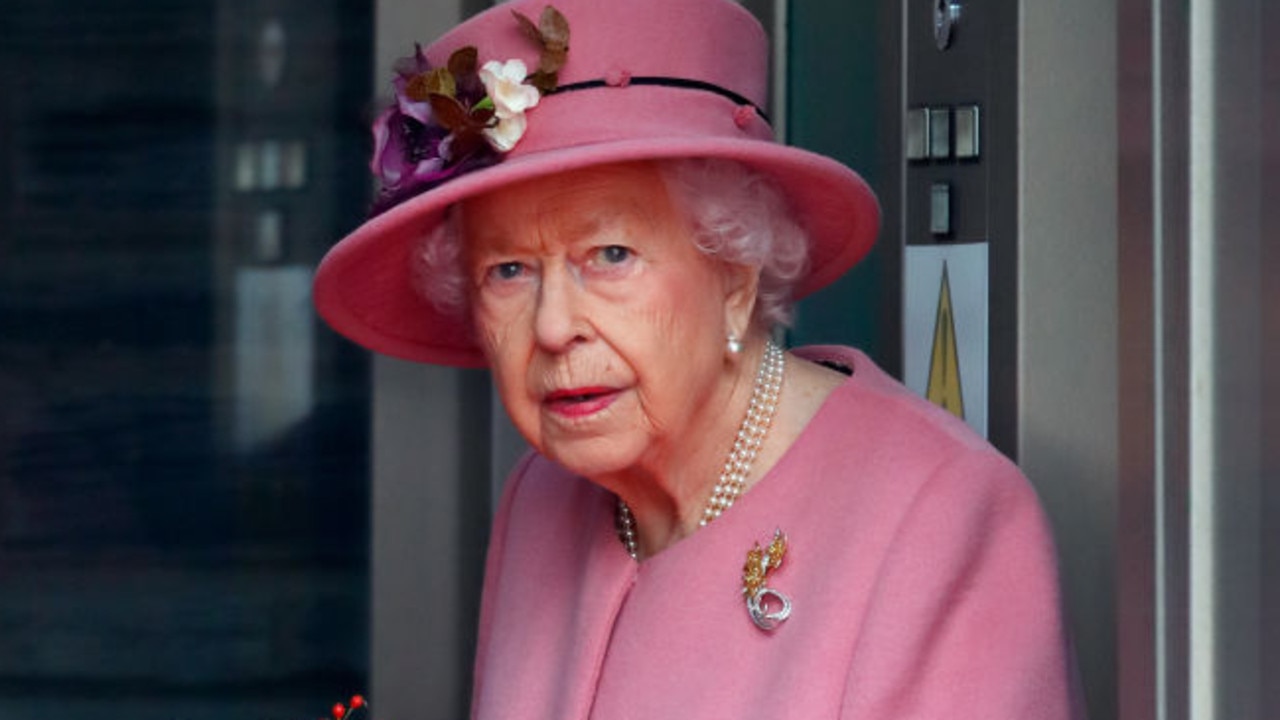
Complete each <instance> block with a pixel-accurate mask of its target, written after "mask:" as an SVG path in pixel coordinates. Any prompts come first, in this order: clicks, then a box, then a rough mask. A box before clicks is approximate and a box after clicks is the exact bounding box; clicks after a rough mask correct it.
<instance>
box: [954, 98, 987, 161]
mask: <svg viewBox="0 0 1280 720" xmlns="http://www.w3.org/2000/svg"><path fill="white" fill-rule="evenodd" d="M980 118H981V111H980V110H979V109H978V106H977V105H961V106H960V107H958V108H956V121H955V129H956V148H955V150H956V157H957V158H960V159H961V160H972V159H975V158H977V157H978V156H979V154H980V153H981V146H980V145H979V133H978V123H979V121H980Z"/></svg>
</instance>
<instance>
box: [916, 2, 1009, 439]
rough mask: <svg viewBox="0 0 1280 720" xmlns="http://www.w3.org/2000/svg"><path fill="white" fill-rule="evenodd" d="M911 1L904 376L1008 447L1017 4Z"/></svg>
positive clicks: (920, 390) (928, 396)
mask: <svg viewBox="0 0 1280 720" xmlns="http://www.w3.org/2000/svg"><path fill="white" fill-rule="evenodd" d="M903 3H904V6H905V12H904V14H903V19H904V22H905V23H906V24H907V27H906V33H905V37H906V42H905V45H904V48H903V62H904V64H905V72H904V77H905V79H906V85H905V88H904V103H903V107H902V113H903V115H902V122H901V127H902V145H901V147H902V163H903V165H902V168H903V178H904V180H903V198H902V202H903V209H904V213H903V219H902V228H901V230H902V235H901V237H902V242H903V304H902V308H903V325H902V337H903V345H902V350H903V376H904V377H903V379H904V381H906V383H907V385H908V387H911V388H912V389H914V390H916V391H917V392H919V393H920V394H922V395H924V396H925V397H927V398H928V399H930V400H932V401H933V402H935V403H937V404H938V405H941V406H942V407H943V408H945V409H947V410H949V411H951V412H952V413H954V414H956V415H957V416H959V417H961V418H962V419H964V420H965V421H966V422H967V423H969V424H970V425H971V426H972V427H973V428H974V429H975V430H977V431H979V432H980V433H982V434H984V435H986V436H988V437H989V438H991V439H992V440H993V441H995V442H996V444H997V445H998V446H1000V445H1004V446H1005V447H1006V448H1007V447H1008V446H1009V443H1010V437H1011V436H1009V435H1007V434H1005V435H1004V437H1002V433H1004V428H1006V427H1011V425H1010V424H1009V423H1008V422H1007V421H1009V420H1011V419H1012V417H1013V412H1014V410H1015V408H1014V407H1012V405H1013V403H1012V402H1011V400H1012V399H1015V398H1013V395H1012V393H1013V392H1014V391H1015V389H1016V388H1015V387H1014V380H1013V377H1012V373H1009V372H1004V371H1003V369H1004V368H1006V367H1007V366H1008V365H1009V362H1011V361H1010V360H1009V358H1012V357H1013V356H1012V355H1011V354H1010V353H1009V352H1008V351H1009V349H1010V348H1012V347H1015V346H1013V344H1012V343H1013V340H1014V338H1013V337H1012V332H1013V331H1014V328H1015V326H1016V323H1014V322H1010V318H1011V317H1012V315H1011V313H1013V312H1016V308H1013V307H1012V306H1011V305H1008V306H1006V305H1005V304H1002V303H1003V301H1002V298H1006V299H1007V298H1012V297H1013V294H1014V293H1013V290H1015V289H1016V288H1015V285H1016V275H1014V274H1013V273H1016V242H1015V238H1014V237H1013V233H1014V232H1015V230H1016V220H1017V218H1016V208H1017V201H1016V196H1015V194H1016V191H1017V186H1016V171H1017V166H1016V160H1015V153H1016V137H1017V134H1016V132H1014V131H1013V123H1014V122H1016V104H1015V97H1014V96H1013V93H1016V89H1017V88H1016V80H1017V78H1016V66H1015V64H1016V62H1017V53H1016V19H1017V1H1016V0H981V2H979V0H961V1H957V0H903ZM1011 110H1012V111H1011ZM993 133H995V134H993ZM1006 356H1008V357H1006ZM993 368H996V370H993Z"/></svg>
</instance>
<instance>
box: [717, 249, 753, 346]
mask: <svg viewBox="0 0 1280 720" xmlns="http://www.w3.org/2000/svg"><path fill="white" fill-rule="evenodd" d="M724 278H725V279H724V323H725V333H726V334H727V335H733V336H735V337H738V338H745V337H746V336H747V334H748V333H749V332H750V331H751V316H752V314H753V313H754V312H755V309H756V295H757V292H758V291H759V289H760V268H758V267H754V266H751V265H743V264H738V263H726V264H725V266H724Z"/></svg>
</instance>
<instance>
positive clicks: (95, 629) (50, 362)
mask: <svg viewBox="0 0 1280 720" xmlns="http://www.w3.org/2000/svg"><path fill="white" fill-rule="evenodd" d="M371 12H372V11H371V7H370V6H369V4H368V3H363V2H355V1H354V0H307V1H305V2H303V1H300V0H271V1H265V2H251V1H250V0H8V1H7V2H6V3H5V5H4V11H3V16H4V19H3V20H2V21H0V163H2V165H0V718H5V720H24V719H26V718H32V719H35V718H40V719H41V720H48V719H50V718H57V719H58V720H81V719H84V720H87V719H90V718H93V719H97V718H102V719H107V718H111V719H113V720H114V719H117V718H126V717H127V718H137V719H146V718H157V719H160V718H163V719H165V720H173V719H175V718H185V719H188V720H189V719H195V718H215V717H216V718H308V717H310V718H314V717H320V716H323V715H326V714H327V712H328V708H329V707H331V706H332V704H333V703H334V702H336V701H338V700H345V699H346V698H347V697H349V696H350V695H351V694H352V693H355V692H364V691H365V689H366V688H367V683H368V678H367V674H368V660H367V646H368V619H367V613H368V592H367V585H368V564H369V563H368V438H367V435H368V430H367V426H368V412H367V409H366V406H367V396H368V387H367V385H368V373H367V366H366V363H367V360H366V359H365V357H364V354H363V353H362V352H361V351H358V350H357V349H354V348H352V347H350V346H348V345H347V344H344V343H343V342H340V341H339V340H338V339H337V338H336V337H335V336H333V335H332V334H331V333H329V332H328V331H327V330H326V329H325V328H324V327H323V326H322V325H320V324H319V323H318V322H317V321H316V320H315V318H314V313H313V312H312V310H311V306H310V297H309V291H310V278H311V268H312V267H313V266H314V264H315V262H316V260H317V259H318V258H319V257H320V255H321V254H322V253H323V252H324V250H325V249H326V248H327V247H328V246H329V245H330V244H332V242H333V241H334V240H335V239H336V238H338V237H339V236H341V235H342V234H343V233H344V232H345V231H346V230H348V229H350V228H352V227H354V226H355V225H356V224H358V223H359V221H360V220H361V218H362V217H363V214H364V211H365V207H366V197H367V188H368V186H367V181H366V177H367V173H366V171H365V170H364V168H363V164H364V157H365V154H366V152H367V146H368V141H367V132H366V130H365V126H366V117H365V115H366V114H367V112H366V105H367V101H366V100H365V99H366V98H367V97H368V96H369V78H370V75H371V70H370V66H369V63H370V56H371V41H372V38H371Z"/></svg>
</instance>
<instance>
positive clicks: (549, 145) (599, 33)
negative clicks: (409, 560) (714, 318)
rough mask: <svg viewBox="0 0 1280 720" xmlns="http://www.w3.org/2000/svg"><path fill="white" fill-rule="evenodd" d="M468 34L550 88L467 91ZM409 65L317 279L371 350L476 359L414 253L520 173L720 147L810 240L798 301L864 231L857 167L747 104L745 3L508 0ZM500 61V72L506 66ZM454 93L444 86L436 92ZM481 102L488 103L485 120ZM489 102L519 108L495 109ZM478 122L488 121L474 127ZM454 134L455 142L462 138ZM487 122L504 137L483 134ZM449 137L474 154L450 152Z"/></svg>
mask: <svg viewBox="0 0 1280 720" xmlns="http://www.w3.org/2000/svg"><path fill="white" fill-rule="evenodd" d="M548 5H553V6H554V8H555V10H556V11H558V12H559V15H560V16H561V17H562V18H563V21H564V23H563V24H567V27H568V32H569V36H568V41H567V52H566V51H564V47H563V46H564V45H565V44H566V43H564V42H563V37H561V33H560V32H559V30H563V27H561V24H559V23H557V22H556V21H555V18H554V17H553V18H552V19H551V20H548V19H547V17H546V13H548V11H546V10H545V8H546V7H547V6H548ZM516 14H520V15H522V16H524V17H526V18H528V20H529V21H531V22H522V21H521V20H520V19H519V18H517V17H516ZM550 14H551V15H553V16H554V15H555V13H554V11H552V12H550ZM548 23H549V25H548ZM539 25H541V30H542V31H543V35H542V37H539V32H538V29H537V28H538V26H539ZM557 28H559V29H557ZM557 43H559V46H557ZM467 47H474V48H475V49H476V52H475V57H476V60H474V61H472V62H471V63H470V65H472V66H483V65H484V64H485V63H486V62H488V61H498V62H500V63H508V61H510V60H513V59H519V60H521V61H523V63H524V65H525V67H526V68H527V70H528V71H529V73H530V74H531V75H535V74H536V71H537V70H538V69H539V68H541V69H543V70H551V71H558V73H556V75H555V77H554V79H553V80H552V82H554V83H555V89H550V87H549V85H548V83H547V77H546V73H544V74H543V76H542V77H541V78H539V77H531V78H530V80H529V82H531V83H535V84H540V85H542V86H543V87H542V89H543V90H544V92H542V93H541V95H540V97H537V98H536V105H535V106H533V107H528V108H527V109H526V110H525V111H524V112H523V114H522V115H521V113H520V110H521V109H522V108H523V106H524V105H527V104H528V103H527V102H525V100H527V96H528V93H529V91H528V90H527V86H525V85H522V84H517V85H512V84H510V83H509V84H508V85H507V86H505V88H503V89H495V90H494V91H493V92H491V93H489V94H490V95H492V96H495V97H494V98H484V99H482V100H481V101H479V102H475V103H472V101H473V100H474V99H475V98H474V96H475V95H477V94H479V95H483V94H484V93H485V89H481V90H480V91H479V93H477V92H476V91H475V88H476V87H477V86H478V84H477V83H476V82H475V79H474V78H475V76H476V75H477V74H476V73H475V72H474V70H472V69H469V68H468V65H469V63H468V62H467V59H466V53H465V52H464V53H460V54H456V53H457V51H458V50H460V49H463V48H467ZM451 58H452V59H453V60H454V63H452V65H453V67H452V68H451V69H452V70H456V71H458V72H457V77H456V78H453V76H449V73H443V74H444V75H446V76H449V77H446V78H445V82H443V83H441V82H440V76H441V74H442V73H441V71H440V70H439V69H441V68H449V67H450V65H451V62H450V60H451ZM460 58H461V60H460ZM415 62H416V66H414V67H408V68H406V67H404V66H403V65H402V67H400V68H399V69H398V71H399V78H398V80H397V88H398V93H397V97H398V100H399V103H398V105H397V107H396V108H395V109H393V110H390V111H388V113H387V114H384V116H383V117H382V118H380V120H379V127H378V130H379V143H378V149H377V153H376V156H375V161H374V166H375V172H378V173H379V174H380V176H381V177H382V179H383V182H384V191H383V195H382V198H381V200H380V205H381V206H382V207H380V208H379V210H380V212H379V214H377V215H376V216H374V217H373V218H372V219H370V220H368V221H367V222H365V223H364V224H363V225H361V226H360V227H359V228H357V229H356V230H355V231H354V232H352V233H351V234H350V235H348V236H347V237H345V238H343V239H342V241H341V242H339V243H338V244H337V245H336V246H334V247H333V249H332V250H330V252H329V253H328V255H327V256H326V257H325V258H324V260H323V261H322V262H321V264H320V267H319V269H318V271H317V274H316V279H315V303H316V307H317V309H318V310H319V312H320V315H321V316H322V317H323V318H324V319H325V320H326V321H327V322H328V323H329V324H330V325H331V326H332V327H333V328H334V329H335V330H337V331H338V332H340V333H342V334H343V335H345V336H346V337H348V338H349V339H351V340H353V341H355V342H357V343H359V344H360V345H363V346H364V347H366V348H369V349H370V350H374V351H376V352H380V353H383V354H386V355H391V356H394V357H399V358H403V359H407V360H415V361H420V362H428V363H434V364H440V365H453V366H458V367H484V366H485V365H486V362H485V359H484V356H483V354H482V353H481V351H480V348H479V347H478V346H477V345H476V343H475V341H474V338H473V335H472V332H471V328H470V326H469V324H468V323H467V321H466V319H464V318H458V317H454V316H452V315H450V314H448V313H445V312H441V311H440V310H438V309H437V308H436V307H435V306H434V305H433V304H432V303H431V302H430V301H428V300H427V299H426V298H425V297H424V296H423V295H422V293H421V292H420V290H418V289H416V288H417V287H418V283H419V282H421V281H420V280H417V279H415V277H414V273H415V269H414V268H415V262H414V260H413V257H412V255H413V253H415V252H416V251H417V250H418V248H419V246H420V242H421V239H422V238H423V237H425V236H426V235H427V234H428V233H430V232H431V231H432V230H433V229H434V228H435V227H436V226H437V225H438V224H439V223H440V222H441V221H442V219H443V217H444V212H445V210H446V209H447V208H448V207H449V206H450V205H451V204H453V203H456V202H458V201H460V200H464V199H466V198H469V197H473V196H476V195H481V194H484V193H489V192H492V191H494V190H496V189H498V188H501V187H504V186H506V185H509V184H511V183H515V182H519V181H522V180H526V179H529V178H533V177H538V176H544V175H552V174H555V173H560V172H564V171H566V170H572V169H576V168H581V167H585V166H589V165H598V164H602V163H614V162H623V161H630V160H646V159H662V158H686V157H688V158H693V157H710V158H724V159H730V160H735V161H738V162H741V163H743V164H745V165H747V166H749V167H752V168H755V169H756V170H759V171H762V172H764V173H765V174H767V175H769V176H772V177H773V178H774V179H775V180H776V181H777V183H778V185H779V187H780V188H781V189H782V190H783V192H784V193H785V194H786V195H787V197H788V199H789V201H790V203H791V207H792V210H793V212H794V214H795V217H796V219H797V220H799V222H800V224H801V225H802V227H804V229H805V230H806V231H807V233H808V235H809V238H810V241H811V247H810V257H809V270H808V273H807V274H806V275H805V276H804V277H803V278H801V279H800V281H799V282H798V284H797V286H796V288H795V296H796V298H797V299H799V298H801V297H804V296H806V295H808V294H810V293H812V292H814V291H816V290H818V289H820V288H822V287H824V286H826V285H828V284H830V283H831V282H833V281H834V280H836V279H837V278H838V277H840V276H841V275H842V274H844V273H845V271H847V270H848V269H849V268H851V267H853V266H854V264H856V263H857V262H858V261H859V260H861V259H862V258H863V257H864V256H865V255H866V253H867V251H868V250H869V249H870V248H871V245H872V243H873V242H874V240H875V236H876V233H877V231H878V230H879V223H880V211H879V206H878V205H877V203H876V199H875V196H874V195H873V194H872V192H871V190H870V188H868V187H867V184H866V183H865V182H864V181H863V180H862V178H860V177H859V176H858V175H857V174H856V173H854V172H853V171H852V170H850V169H849V168H847V167H845V166H844V165H842V164H840V163H838V162H836V161H834V160H832V159H830V158H827V157H824V156H821V155H817V154H814V153H811V152H807V151H805V150H801V149H798V148H793V147H788V146H786V145H782V144H780V143H778V142H776V141H775V139H774V137H773V130H772V128H771V127H770V125H769V122H768V119H767V116H766V115H765V112H764V111H763V109H762V108H765V107H766V97H765V96H766V83H767V73H768V62H769V51H768V39H767V37H766V35H765V33H764V30H763V29H762V28H761V27H760V24H759V23H758V22H757V21H756V20H755V18H754V17H752V16H751V14H750V13H748V12H747V11H746V10H744V9H742V8H741V7H739V6H738V5H737V4H735V3H733V2H729V1H728V0H550V2H548V0H514V1H513V2H508V3H504V4H502V5H498V6H496V7H494V8H492V9H490V10H487V11H485V12H484V13H481V14H479V15H476V16H475V17H473V18H471V19H470V20H468V21H466V22H464V23H462V24H461V25H459V26H458V27H456V28H454V29H453V30H452V31H451V32H449V33H448V34H446V35H445V36H444V37H442V38H440V39H439V40H437V41H436V42H435V43H433V44H432V45H431V46H429V47H427V48H425V49H424V50H423V51H421V52H420V54H419V56H418V57H417V59H416V60H415ZM410 64H411V65H413V63H410ZM433 69H435V72H434V73H433V72H432V70H433ZM489 69H490V70H491V71H496V70H498V69H497V68H493V67H491V68H489ZM505 72H506V75H504V77H507V79H508V80H510V79H511V77H510V75H511V72H512V66H511V65H507V67H506V71H505ZM499 74H501V73H499ZM481 75H482V73H481ZM494 78H495V75H494V74H493V73H492V72H491V74H490V75H489V77H488V78H487V79H486V80H485V85H484V88H489V87H490V82H495V83H496V82H498V80H495V79H494ZM453 80H457V82H454V81H453ZM415 83H416V86H415ZM455 85H456V88H455V87H454V86H455ZM494 87H495V88H496V87H497V86H496V85H495V86H494ZM468 88H470V90H468ZM513 88H514V90H513ZM428 90H429V91H431V92H435V93H436V94H437V96H436V97H432V98H430V99H431V100H432V102H426V101H425V100H424V98H428V97H429V94H428V92H427V91H428ZM451 92H452V93H454V94H455V95H456V99H452V100H445V99H442V98H440V97H438V95H439V94H445V95H448V94H450V93H451ZM468 92H470V93H471V95H472V96H473V97H468ZM508 95H510V96H511V97H508ZM521 98H525V100H522V99H521ZM494 99H497V100H499V102H498V103H497V108H496V109H497V110H498V111H499V112H498V115H497V117H491V116H492V115H493V114H494V111H493V110H492V109H490V108H493V107H494V102H493V100H494ZM415 100H416V101H422V102H415ZM439 103H443V104H444V105H443V106H442V105H440V104H439ZM450 106H452V107H457V108H460V110H459V111H458V112H450V111H449V107H450ZM428 107H430V108H432V109H431V110H427V109H426V108H428ZM504 110H505V111H507V112H506V117H511V116H513V115H514V116H516V117H515V118H514V119H513V120H506V119H504V116H503V114H502V111H504ZM522 121H523V129H524V132H523V134H522V135H519V130H520V129H521V125H522ZM446 124H447V125H449V127H448V128H446V127H443V125H446ZM495 124H500V125H501V126H502V127H501V128H500V130H501V132H498V131H495V130H493V129H492V128H493V126H494V125H495ZM481 126H484V127H485V128H489V130H487V131H484V132H483V133H482V132H479V131H476V130H475V129H476V128H479V127H481ZM450 128H453V129H454V130H453V131H451V130H450ZM458 128H461V129H458ZM512 128H514V129H515V136H518V139H517V140H516V141H515V144H514V146H513V147H511V148H510V149H509V150H506V151H503V150H498V149H495V147H502V146H503V143H504V142H506V143H510V142H511V138H512V137H513V135H512V134H511V133H510V132H507V131H510V130H511V129H512ZM463 135H468V136H469V137H466V138H462V140H466V141H467V142H462V141H461V140H459V138H461V136H463ZM486 135H494V136H497V135H504V136H505V140H504V138H501V137H495V138H494V139H493V140H491V141H485V136H486ZM442 139H443V143H442V142H441V140H442ZM477 140H480V141H481V142H477ZM464 145H465V146H466V147H463V146H464ZM459 148H461V149H462V152H472V151H474V152H472V155H471V156H470V157H469V158H466V159H461V160H460V159H459V155H461V154H462V153H461V152H459ZM392 155H394V156H395V157H394V158H390V156H392ZM388 158H390V159H388ZM442 158H448V161H445V160H443V159H442ZM428 281H429V279H428Z"/></svg>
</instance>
